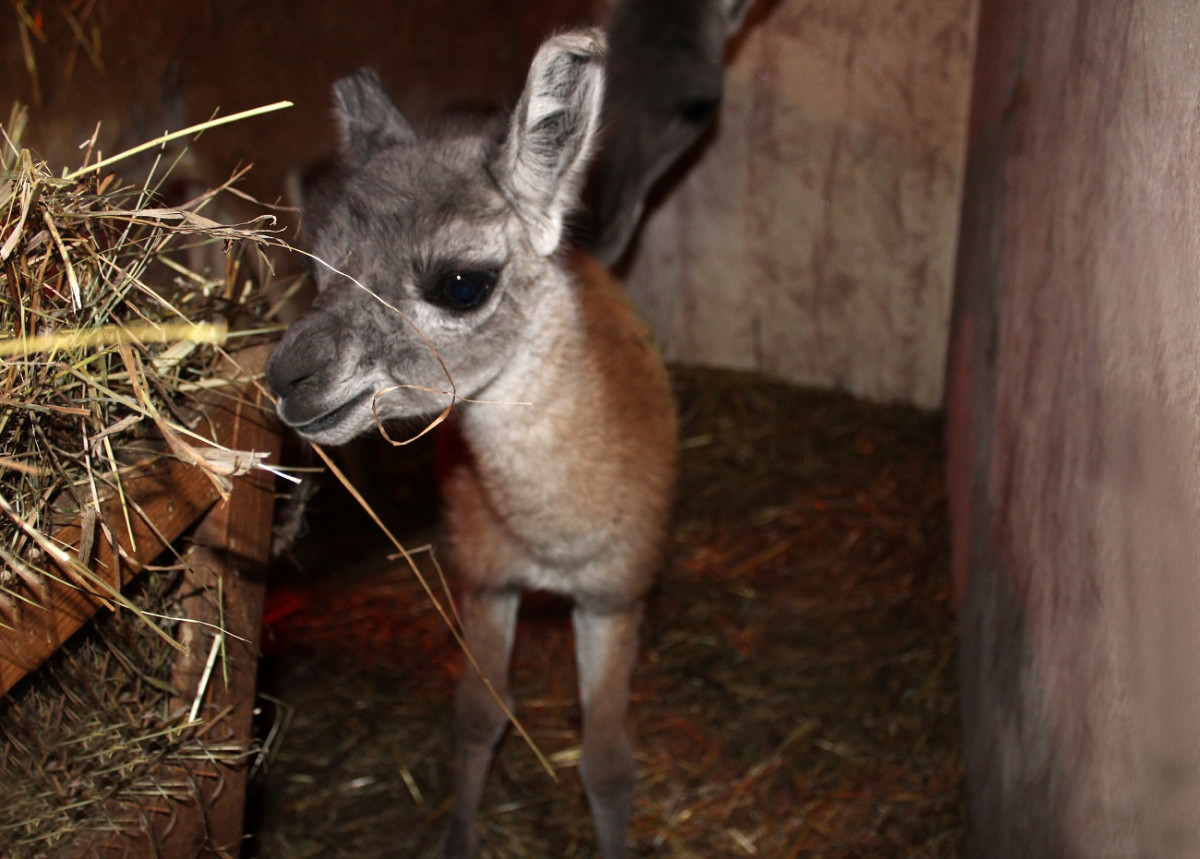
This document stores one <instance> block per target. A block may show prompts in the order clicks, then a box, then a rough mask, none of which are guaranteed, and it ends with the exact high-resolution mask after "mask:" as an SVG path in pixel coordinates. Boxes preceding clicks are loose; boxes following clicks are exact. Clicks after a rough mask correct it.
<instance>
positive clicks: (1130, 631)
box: [947, 0, 1200, 859]
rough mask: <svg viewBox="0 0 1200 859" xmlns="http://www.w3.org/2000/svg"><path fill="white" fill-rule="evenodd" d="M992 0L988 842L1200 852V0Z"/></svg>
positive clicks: (969, 399) (986, 345) (972, 317)
mask: <svg viewBox="0 0 1200 859" xmlns="http://www.w3.org/2000/svg"><path fill="white" fill-rule="evenodd" d="M980 20H981V26H980V32H979V51H978V67H977V79H976V83H975V89H974V97H973V108H972V119H971V131H970V146H969V151H970V155H969V160H968V169H967V178H966V184H965V193H964V206H963V219H962V242H961V248H960V252H959V266H958V274H957V295H956V304H955V311H954V336H953V340H954V343H953V347H952V350H951V351H952V354H951V364H950V367H951V370H950V384H949V386H948V387H949V391H948V402H947V425H948V443H949V448H950V450H949V454H950V463H949V470H950V480H951V493H950V494H951V512H952V516H953V523H954V565H955V569H956V572H957V575H958V582H959V585H960V589H961V592H962V594H963V599H964V602H963V607H962V611H961V620H960V627H961V633H962V634H961V649H962V658H961V663H960V667H961V671H960V676H961V679H962V687H963V715H964V727H965V732H964V733H965V745H966V752H967V762H968V779H967V781H968V793H969V798H970V809H971V817H972V821H971V825H972V832H973V843H972V855H975V856H980V857H991V856H995V857H1010V856H1039V857H1054V856H1070V857H1081V858H1082V857H1086V859H1096V857H1130V856H1154V857H1195V856H1200V730H1198V726H1200V86H1198V82H1200V5H1197V4H1196V3H1195V2H1194V0H1073V1H1072V2H1061V3H1055V4H1045V3H1037V2H1033V0H984V2H983V4H982V8H981V19H980Z"/></svg>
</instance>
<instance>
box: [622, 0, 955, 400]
mask: <svg viewBox="0 0 1200 859" xmlns="http://www.w3.org/2000/svg"><path fill="white" fill-rule="evenodd" d="M975 5H976V3H975V0H905V2H902V3H880V2H878V0H805V2H801V0H759V2H758V3H757V4H756V5H755V6H754V7H753V8H752V10H751V12H750V18H749V20H748V22H747V25H746V28H745V31H744V34H743V36H742V38H741V39H740V40H739V41H738V42H736V43H735V45H734V49H733V52H732V58H731V64H730V66H729V69H728V74H727V78H726V98H725V103H724V105H723V107H722V111H721V116H720V127H719V130H718V132H717V134H716V135H715V137H714V138H713V140H712V141H711V145H710V146H709V147H708V148H707V150H705V151H704V152H703V153H702V155H701V156H700V157H699V159H698V160H697V161H696V163H695V164H694V165H693V168H692V169H691V171H690V172H689V173H688V174H687V176H686V177H685V178H684V179H683V181H682V182H680V183H679V184H678V187H676V188H675V189H674V190H673V191H672V193H671V196H670V197H669V198H667V199H666V200H665V201H663V203H662V205H661V206H660V207H659V208H658V209H657V210H656V211H654V212H653V213H652V214H651V215H650V217H649V219H648V221H647V223H646V226H645V232H644V234H643V235H642V241H641V245H640V247H639V249H638V255H637V256H636V257H635V259H634V261H633V265H632V268H631V270H630V272H629V286H630V291H631V293H632V294H633V296H634V299H635V301H637V302H638V304H639V305H640V306H642V307H643V308H645V309H646V311H647V312H648V314H649V316H650V318H651V320H652V321H653V323H654V325H655V328H656V331H657V334H658V336H659V339H660V341H661V342H662V344H663V348H664V351H665V352H666V354H667V355H668V357H670V358H674V359H677V360H683V361H688V362H695V363H705V364H713V365H718V366H731V367H738V368H744V369H753V370H760V371H763V372H766V373H769V374H771V375H774V376H778V377H782V378H785V379H789V380H793V381H797V382H803V383H807V384H814V385H820V386H836V387H840V388H844V389H846V390H849V391H851V392H853V393H856V394H860V395H863V396H866V397H870V398H872V399H877V400H901V401H905V402H912V403H916V404H918V405H921V406H926V407H931V408H932V407H937V406H939V405H940V404H941V400H942V392H943V370H944V368H945V352H946V337H947V325H948V319H949V311H950V295H951V281H952V274H953V265H954V245H955V238H956V232H957V225H958V213H959V192H960V187H961V179H962V164H963V157H964V146H965V138H966V113H967V101H968V92H969V89H970V79H971V51H972V36H973V32H974V27H973V20H974V9H975Z"/></svg>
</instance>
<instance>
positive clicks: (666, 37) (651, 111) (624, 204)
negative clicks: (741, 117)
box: [583, 0, 752, 266]
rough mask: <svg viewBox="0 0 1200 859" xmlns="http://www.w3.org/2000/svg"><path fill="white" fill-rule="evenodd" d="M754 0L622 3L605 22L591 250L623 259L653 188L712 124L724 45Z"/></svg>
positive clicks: (610, 259) (606, 259)
mask: <svg viewBox="0 0 1200 859" xmlns="http://www.w3.org/2000/svg"><path fill="white" fill-rule="evenodd" d="M751 2H752V0H691V2H686V3H680V2H678V0H614V3H613V7H612V11H611V12H610V14H609V19H608V23H607V26H606V30H607V34H608V44H609V50H608V63H607V76H608V85H607V87H606V92H605V101H604V141H603V144H602V146H601V150H600V154H599V155H598V157H597V159H596V164H595V165H594V167H593V170H592V174H593V175H592V176H591V178H590V179H589V181H588V187H587V194H586V198H587V203H588V213H587V222H586V225H585V229H584V232H585V235H584V237H583V244H584V245H585V246H586V247H587V248H588V250H589V251H590V252H591V253H592V254H594V255H595V257H596V258H597V259H598V260H600V261H601V262H602V263H604V264H605V265H608V266H611V265H614V264H615V263H616V262H617V261H618V260H619V259H620V258H621V257H622V256H623V255H624V253H625V251H626V249H627V247H628V245H629V243H630V241H631V239H632V238H633V234H634V232H635V230H636V229H637V226H638V223H639V222H640V221H641V217H642V210H643V208H644V206H645V202H646V197H647V196H648V195H649V194H650V192H651V189H652V188H653V187H654V185H655V183H657V182H658V180H659V179H660V178H662V176H663V174H664V173H666V172H667V170H668V169H669V168H670V167H671V166H672V165H673V164H675V163H676V162H677V161H678V160H679V159H680V157H681V156H683V154H684V153H685V152H687V150H688V149H689V148H690V147H691V146H692V145H693V144H694V143H696V142H697V140H699V139H700V137H701V136H702V135H703V134H704V132H705V131H707V130H708V129H709V128H710V127H711V126H712V121H713V119H714V117H715V116H716V113H717V108H718V107H719V106H720V103H721V93H722V89H723V81H724V74H725V43H726V41H727V40H728V39H729V38H730V37H731V36H732V35H733V34H734V33H736V32H737V31H738V29H739V28H740V27H741V23H742V19H743V18H744V17H745V14H746V10H747V9H748V8H749V6H750V4H751Z"/></svg>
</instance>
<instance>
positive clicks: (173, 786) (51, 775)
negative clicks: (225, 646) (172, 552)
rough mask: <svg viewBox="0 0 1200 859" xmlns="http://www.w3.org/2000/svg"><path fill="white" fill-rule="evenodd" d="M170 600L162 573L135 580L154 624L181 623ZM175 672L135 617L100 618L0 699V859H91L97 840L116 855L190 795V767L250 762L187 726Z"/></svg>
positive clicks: (166, 652)
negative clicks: (62, 858)
mask: <svg viewBox="0 0 1200 859" xmlns="http://www.w3.org/2000/svg"><path fill="white" fill-rule="evenodd" d="M181 596H182V594H181V593H180V592H179V588H178V580H177V577H176V575H174V574H172V573H169V572H156V573H151V574H147V575H144V576H143V577H142V578H141V579H139V581H138V583H137V586H136V587H135V589H134V591H133V592H132V593H131V598H132V599H135V600H136V601H137V602H138V604H139V605H140V606H142V607H143V608H144V609H145V610H146V611H149V612H153V613H154V614H155V615H157V616H161V617H171V616H173V615H178V614H179V613H180V612H179V607H178V600H179V599H180V598H181ZM179 622H180V621H172V622H168V623H167V624H166V627H167V629H168V631H169V632H171V633H172V634H175V632H176V629H175V627H176V626H177V624H178V623H179ZM174 667H175V660H174V652H173V651H172V650H171V649H170V648H165V647H163V646H162V641H161V639H160V638H159V637H158V636H157V635H156V634H155V633H154V632H153V631H152V630H150V629H149V628H148V627H147V625H146V624H145V623H143V622H142V621H141V620H139V619H138V618H137V617H136V616H135V615H133V614H132V613H130V612H115V613H106V614H104V615H103V616H101V617H98V618H96V619H95V620H94V621H93V623H92V624H90V625H89V626H88V628H87V629H86V630H85V631H84V633H83V634H81V635H80V636H77V637H76V638H74V639H72V640H71V641H70V642H69V643H68V644H67V645H66V646H65V647H63V648H62V649H60V650H59V651H58V652H57V653H56V654H55V655H54V656H53V657H52V658H51V659H50V660H49V661H47V662H46V663H45V664H44V665H43V666H42V667H41V668H40V669H39V670H38V672H37V675H36V678H37V682H36V683H25V684H22V685H21V686H19V687H18V688H16V689H14V690H13V691H12V692H10V693H9V694H8V695H7V696H6V697H5V698H3V699H0V773H2V777H0V854H3V855H4V856H11V857H14V859H19V857H42V856H47V855H93V852H92V851H93V850H96V849H98V845H101V844H104V843H105V841H106V839H109V838H111V842H110V844H112V845H119V844H121V843H122V842H123V839H124V837H125V836H126V835H127V834H128V833H130V832H143V831H146V832H148V831H150V830H151V829H152V827H153V818H155V817H164V816H169V815H171V814H172V813H174V810H175V809H177V808H178V807H179V803H180V801H181V800H183V799H185V798H192V797H194V796H195V795H196V792H197V783H196V769H195V767H194V766H191V765H192V764H195V763H196V762H204V763H207V764H214V763H215V764H219V765H222V766H236V765H239V764H242V763H243V762H244V761H245V759H246V758H247V757H249V756H253V755H256V754H258V749H256V748H254V747H248V746H247V745H246V744H245V743H243V742H235V741H232V740H231V739H230V738H227V737H224V736H218V735H215V733H214V732H213V731H212V730H211V729H210V725H209V723H208V721H207V719H205V718H200V719H189V712H188V708H187V707H186V704H185V705H184V706H180V704H179V700H180V698H181V695H182V693H181V692H180V690H179V689H177V688H176V687H175V685H174V679H173V671H174ZM217 670H218V671H219V670H220V669H219V668H218V669H217ZM118 852H119V849H118Z"/></svg>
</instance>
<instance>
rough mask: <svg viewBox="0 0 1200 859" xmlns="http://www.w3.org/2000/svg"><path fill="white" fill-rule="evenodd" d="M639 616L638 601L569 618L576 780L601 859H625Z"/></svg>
mask: <svg viewBox="0 0 1200 859" xmlns="http://www.w3.org/2000/svg"><path fill="white" fill-rule="evenodd" d="M641 617H642V603H641V601H640V600H639V601H637V602H634V603H632V604H629V605H626V606H623V607H621V608H620V609H617V610H612V609H609V608H594V607H589V606H588V605H587V604H581V605H577V606H576V608H575V610H574V613H573V616H572V619H573V621H574V625H575V659H576V662H577V663H578V666H579V691H580V700H581V702H582V705H583V753H582V758H581V761H580V775H581V777H582V778H583V785H584V789H585V790H586V791H587V797H588V803H589V804H590V805H591V808H592V818H593V820H594V822H595V826H596V836H597V840H598V842H599V845H600V855H601V856H603V857H604V859H620V857H624V856H625V855H626V848H625V840H626V834H627V833H628V831H629V815H630V812H631V811H632V808H633V789H634V781H635V778H636V764H635V762H634V758H633V743H632V741H631V740H630V738H629V726H628V724H627V715H628V711H629V687H630V680H631V677H632V674H633V665H634V662H635V661H636V659H637V649H638V625H639V623H640V621H641Z"/></svg>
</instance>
